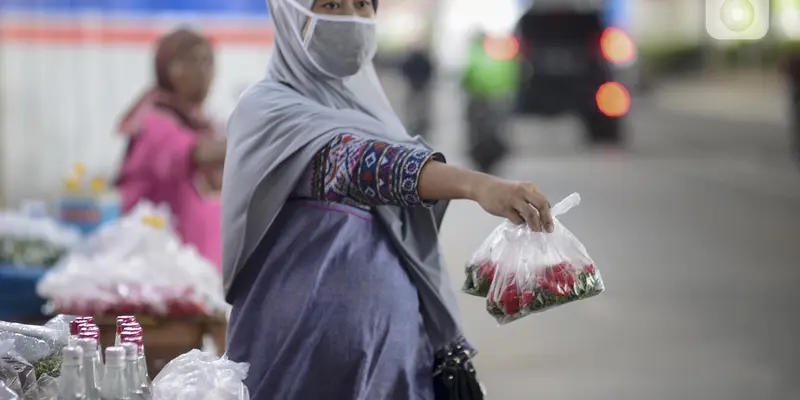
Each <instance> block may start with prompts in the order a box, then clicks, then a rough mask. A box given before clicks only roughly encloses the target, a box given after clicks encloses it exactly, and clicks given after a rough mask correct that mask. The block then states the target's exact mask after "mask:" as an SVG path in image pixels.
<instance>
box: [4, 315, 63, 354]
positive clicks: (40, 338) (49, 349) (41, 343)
mask: <svg viewBox="0 0 800 400" xmlns="http://www.w3.org/2000/svg"><path fill="white" fill-rule="evenodd" d="M3 340H13V341H14V349H13V351H14V352H16V353H17V354H19V355H20V356H21V357H22V358H24V359H25V360H26V361H27V362H29V363H35V362H37V361H39V360H42V359H44V358H46V357H48V356H50V355H52V354H55V353H57V352H59V351H60V350H61V349H62V348H63V347H64V346H66V345H67V341H68V340H69V332H67V335H66V336H65V335H64V334H63V332H61V331H59V330H56V329H52V328H49V327H45V326H36V325H25V324H18V323H15V322H5V321H0V341H3Z"/></svg>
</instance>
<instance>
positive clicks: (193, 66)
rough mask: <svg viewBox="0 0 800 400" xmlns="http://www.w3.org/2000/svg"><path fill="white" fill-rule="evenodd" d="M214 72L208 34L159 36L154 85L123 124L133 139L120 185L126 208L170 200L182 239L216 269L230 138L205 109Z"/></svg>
mask: <svg viewBox="0 0 800 400" xmlns="http://www.w3.org/2000/svg"><path fill="white" fill-rule="evenodd" d="M213 74H214V53H213V49H212V46H211V43H210V42H209V40H208V39H207V38H206V37H205V36H203V35H201V34H199V33H196V32H193V31H191V30H188V29H183V28H182V29H178V30H176V31H174V32H172V33H169V34H167V35H165V36H164V37H163V38H162V39H161V40H160V42H159V43H158V47H157V49H156V56H155V77H156V86H155V87H154V88H152V89H150V90H148V91H147V92H146V93H145V94H144V95H143V96H142V97H141V98H140V99H139V100H138V101H137V102H136V103H135V105H134V106H133V107H132V108H131V109H130V110H129V111H128V112H126V113H125V115H124V117H123V118H122V122H121V124H120V132H121V133H122V134H123V135H125V136H126V137H128V138H129V143H128V149H127V152H126V154H125V157H124V160H123V164H122V168H121V171H120V175H119V178H118V180H117V186H118V188H119V190H120V192H121V195H122V201H123V209H124V211H126V212H127V211H128V210H130V209H131V208H133V206H135V205H136V203H138V202H139V201H140V200H148V201H151V202H153V203H156V204H159V203H160V204H166V205H168V206H169V207H170V209H171V211H172V213H173V215H174V217H175V220H176V228H177V230H178V233H179V234H180V235H181V238H182V239H183V241H184V242H185V243H187V244H191V245H194V246H195V247H197V250H198V251H199V252H200V254H202V255H203V256H204V257H206V258H208V259H209V260H210V261H212V262H213V263H214V264H215V265H217V267H219V266H220V263H221V242H220V241H221V239H220V229H221V228H220V201H219V192H220V190H221V188H222V165H223V162H224V160H225V142H224V140H223V139H222V137H221V135H219V134H218V132H217V131H216V130H215V129H214V126H213V124H212V123H211V121H210V120H209V119H208V118H207V116H206V115H205V113H204V111H203V104H204V101H205V99H206V96H207V94H208V91H209V87H210V85H211V81H212V78H213Z"/></svg>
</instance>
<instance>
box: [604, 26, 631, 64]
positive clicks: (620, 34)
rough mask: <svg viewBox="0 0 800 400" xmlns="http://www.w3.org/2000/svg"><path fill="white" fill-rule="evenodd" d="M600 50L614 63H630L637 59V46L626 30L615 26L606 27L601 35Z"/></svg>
mask: <svg viewBox="0 0 800 400" xmlns="http://www.w3.org/2000/svg"><path fill="white" fill-rule="evenodd" d="M600 51H602V52H603V57H605V58H606V60H608V61H610V62H612V63H629V62H631V61H633V60H634V59H636V46H634V44H633V40H631V38H630V36H628V34H627V33H625V31H623V30H622V29H619V28H615V27H609V28H606V30H605V31H603V34H602V35H600Z"/></svg>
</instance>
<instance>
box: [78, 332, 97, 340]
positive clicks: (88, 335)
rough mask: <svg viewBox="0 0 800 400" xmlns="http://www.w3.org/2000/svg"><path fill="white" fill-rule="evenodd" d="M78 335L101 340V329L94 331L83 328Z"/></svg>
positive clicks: (82, 337)
mask: <svg viewBox="0 0 800 400" xmlns="http://www.w3.org/2000/svg"><path fill="white" fill-rule="evenodd" d="M78 337H80V338H81V339H84V338H89V339H96V340H100V331H93V330H82V331H81V333H80V334H78Z"/></svg>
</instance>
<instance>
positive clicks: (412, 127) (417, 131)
mask: <svg viewBox="0 0 800 400" xmlns="http://www.w3.org/2000/svg"><path fill="white" fill-rule="evenodd" d="M401 70H402V73H403V77H404V78H405V80H406V83H407V84H408V94H407V95H406V107H405V117H406V126H407V128H408V132H409V133H410V134H411V135H420V136H422V137H423V138H425V139H428V137H429V136H428V135H429V130H430V124H431V122H430V118H431V113H432V109H431V106H432V104H431V83H432V81H433V77H434V73H435V66H434V65H433V60H432V59H431V53H430V48H429V47H428V46H427V45H426V44H425V43H424V42H423V41H419V42H417V43H416V45H415V46H414V47H413V48H412V49H411V51H410V52H409V54H408V55H407V56H406V58H405V60H404V62H403V64H402V66H401Z"/></svg>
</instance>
